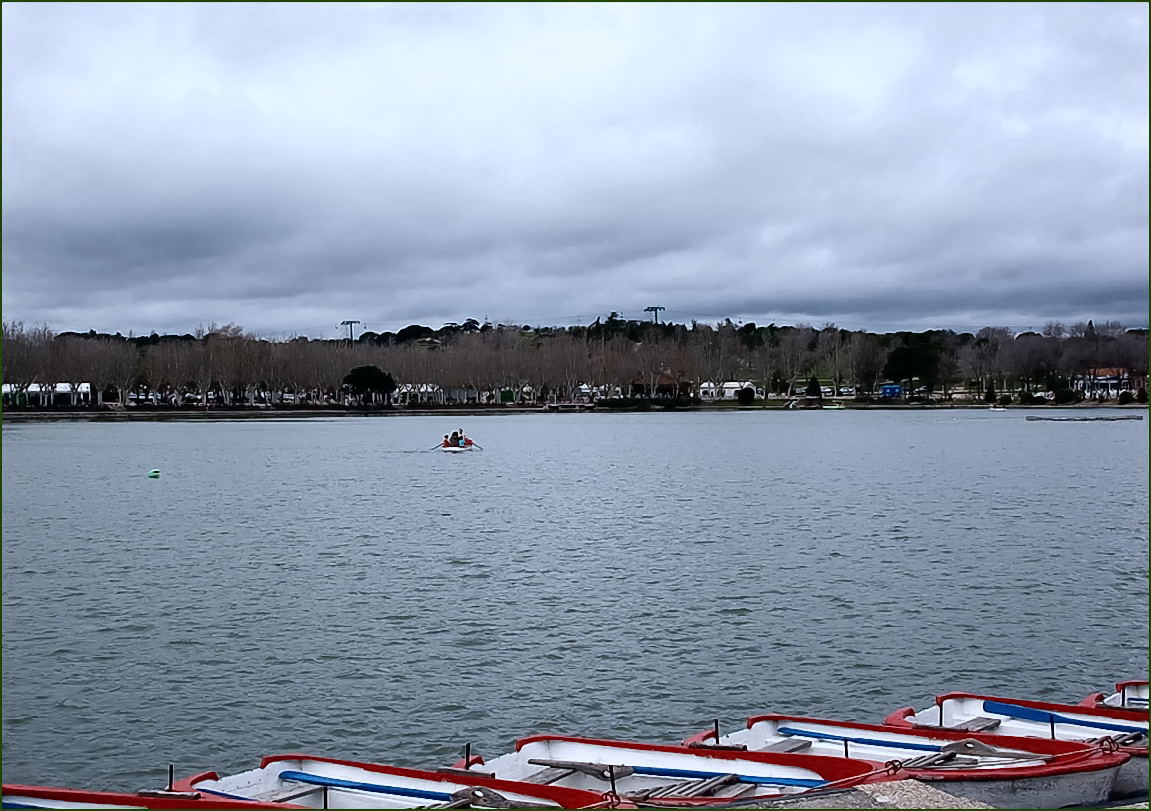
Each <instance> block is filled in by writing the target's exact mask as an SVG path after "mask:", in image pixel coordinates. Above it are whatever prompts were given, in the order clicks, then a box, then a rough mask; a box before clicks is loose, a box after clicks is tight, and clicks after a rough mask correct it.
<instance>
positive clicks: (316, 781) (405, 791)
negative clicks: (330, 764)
mask: <svg viewBox="0 0 1151 811" xmlns="http://www.w3.org/2000/svg"><path fill="white" fill-rule="evenodd" d="M280 779H281V780H294V781H296V782H297V783H308V784H310V785H313V786H330V787H331V788H348V789H354V790H356V791H374V792H376V793H377V794H395V795H396V796H398V797H419V798H420V799H421V800H440V801H441V802H447V801H449V800H451V799H452V795H451V794H447V793H445V792H442V791H424V790H423V789H418V788H403V787H401V786H384V785H380V784H378V783H361V782H359V781H357V780H341V779H339V778H338V777H323V776H321V775H318V774H308V773H307V772H293V771H284V772H280Z"/></svg>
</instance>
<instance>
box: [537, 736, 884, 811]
mask: <svg viewBox="0 0 1151 811" xmlns="http://www.w3.org/2000/svg"><path fill="white" fill-rule="evenodd" d="M538 741H566V742H570V743H582V744H592V745H596V746H609V747H613V748H616V749H638V750H640V751H643V752H668V753H672V754H688V755H693V756H696V757H699V756H704V757H709V758H716V759H719V760H750V761H752V762H754V763H768V764H774V765H778V766H792V767H794V768H800V769H807V770H809V771H812V772H814V773H815V774H818V775H819V776H820V777H822V778H823V779H825V780H828V781H829V782H834V783H836V784H837V785H838V784H840V783H841V781H852V780H854V779H856V778H858V780H859V782H860V783H863V782H871V780H870V779H869V778H872V776H873V775H874V772H875V764H874V763H872V762H871V761H867V760H859V759H856V758H830V757H822V756H819V755H800V754H794V753H788V754H783V753H780V752H743V751H732V750H724V749H708V750H706V751H702V752H701V751H700V750H699V749H689V748H687V747H686V746H664V745H662V744H656V743H638V742H633V741H610V740H603V739H600V738H579V737H572V736H568V735H531V736H529V737H527V738H520V739H519V740H518V741H516V751H517V752H518V751H520V750H521V749H523V747H525V746H527V745H528V744H529V743H536V742H538ZM887 779H891V778H887ZM876 782H878V781H876ZM850 784H851V785H855V784H856V783H854V782H852V783H850ZM844 787H846V786H844ZM712 802H715V798H712Z"/></svg>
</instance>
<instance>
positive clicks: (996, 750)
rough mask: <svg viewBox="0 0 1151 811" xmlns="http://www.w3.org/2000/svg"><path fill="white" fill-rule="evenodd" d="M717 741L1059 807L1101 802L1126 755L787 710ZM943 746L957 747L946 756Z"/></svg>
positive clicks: (701, 739)
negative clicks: (897, 771)
mask: <svg viewBox="0 0 1151 811" xmlns="http://www.w3.org/2000/svg"><path fill="white" fill-rule="evenodd" d="M714 740H715V736H714V733H713V732H709V731H704V732H701V733H698V734H697V735H695V736H692V737H691V738H689V739H688V741H687V742H688V743H692V742H694V743H695V744H696V745H701V746H707V745H708V744H710V743H711V742H713V741H714ZM972 741H974V743H970V742H972ZM719 743H720V744H721V745H723V746H744V747H747V750H748V751H750V752H759V751H771V750H772V749H773V748H774V749H775V751H781V749H780V748H781V747H783V748H791V749H793V750H794V751H797V752H802V753H804V754H808V755H816V756H823V757H845V756H846V757H853V758H859V759H862V760H869V761H873V762H875V763H877V764H884V763H890V762H892V761H899V762H901V763H903V768H904V770H905V771H906V772H907V774H909V775H910V776H912V777H914V778H915V779H917V780H924V781H929V782H931V784H932V785H933V786H935V787H936V788H938V789H940V790H941V791H947V792H950V793H951V794H954V795H956V796H960V797H967V798H969V799H972V800H978V801H980V802H985V803H988V804H990V805H994V806H996V807H999V808H1060V807H1063V806H1066V805H1091V804H1096V803H1099V802H1102V801H1105V800H1106V799H1107V797H1108V795H1109V794H1110V793H1111V791H1112V790H1113V788H1114V786H1115V784H1116V781H1117V777H1118V774H1119V769H1120V766H1121V765H1123V763H1124V761H1126V759H1127V758H1126V756H1124V755H1120V754H1117V753H1111V754H1104V753H1101V752H1099V751H1098V750H1097V749H1095V748H1094V747H1092V746H1088V745H1085V744H1081V743H1074V742H1069V741H1050V740H1039V739H1031V738H1012V737H1005V736H997V737H990V736H988V737H983V736H979V735H977V734H973V733H969V732H954V731H948V732H944V731H942V730H941V731H938V732H936V731H934V730H931V731H929V730H917V729H901V728H896V727H885V726H881V725H877V724H860V723H856V722H841V721H831V720H824V719H817V718H803V717H800V716H786V715H766V716H757V717H753V718H750V719H748V727H747V728H746V729H741V730H737V731H735V732H732V733H730V734H727V735H723V736H721V737H720V739H719ZM946 748H951V749H958V750H960V751H959V752H957V753H956V754H955V755H946V754H944V750H945V749H946ZM917 761H919V762H918V763H917ZM932 761H934V762H932ZM961 763H962V765H960V764H961Z"/></svg>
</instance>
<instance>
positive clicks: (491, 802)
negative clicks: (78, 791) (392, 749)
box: [173, 754, 603, 808]
mask: <svg viewBox="0 0 1151 811" xmlns="http://www.w3.org/2000/svg"><path fill="white" fill-rule="evenodd" d="M449 771H450V770H445V771H440V772H431V771H423V770H419V769H405V768H400V767H398V766H383V765H380V764H377V763H364V762H360V761H354V760H338V759H335V758H326V757H316V756H314V755H301V754H289V755H270V756H268V757H265V758H264V759H263V760H262V761H261V762H260V767H259V768H257V769H250V770H248V771H245V772H239V773H237V774H233V775H227V776H225V777H221V776H220V775H218V774H217V773H216V772H204V773H202V774H197V775H193V776H192V777H186V778H184V779H182V780H177V781H176V782H175V783H174V784H173V788H175V789H177V790H180V791H190V792H198V793H199V794H201V795H204V796H210V797H215V798H217V799H231V800H232V806H231V807H237V806H236V803H235V801H236V800H242V801H249V800H258V801H260V802H263V803H294V804H295V805H296V806H297V807H300V806H303V807H306V808H499V807H508V806H507V804H508V803H511V804H513V805H518V806H527V807H549V806H550V807H553V808H554V807H561V808H584V807H586V806H589V805H595V804H598V803H600V802H602V801H603V797H602V795H601V794H600V793H598V792H592V791H579V790H576V789H572V788H564V787H560V786H550V785H530V784H526V783H509V782H507V781H503V780H496V779H492V778H489V777H484V776H483V775H479V774H469V773H463V772H461V773H457V772H454V771H450V773H449ZM280 807H283V806H280Z"/></svg>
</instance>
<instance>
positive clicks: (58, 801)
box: [3, 783, 301, 809]
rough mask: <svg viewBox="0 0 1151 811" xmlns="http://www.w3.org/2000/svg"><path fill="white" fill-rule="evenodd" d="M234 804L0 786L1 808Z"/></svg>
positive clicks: (166, 794) (200, 797)
mask: <svg viewBox="0 0 1151 811" xmlns="http://www.w3.org/2000/svg"><path fill="white" fill-rule="evenodd" d="M238 805H239V804H238V803H237V802H236V801H235V800H225V799H223V798H221V797H210V796H207V795H204V794H201V793H199V792H182V791H143V792H139V793H135V794H133V793H129V792H119V791H87V790H85V789H75V788H59V787H56V786H24V785H19V784H16V783H5V784H4V799H3V807H4V808H196V809H199V808H204V809H208V808H221V809H223V808H237V807H238ZM244 807H245V808H300V807H301V806H298V805H287V804H284V803H277V804H274V805H273V804H271V803H244Z"/></svg>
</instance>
